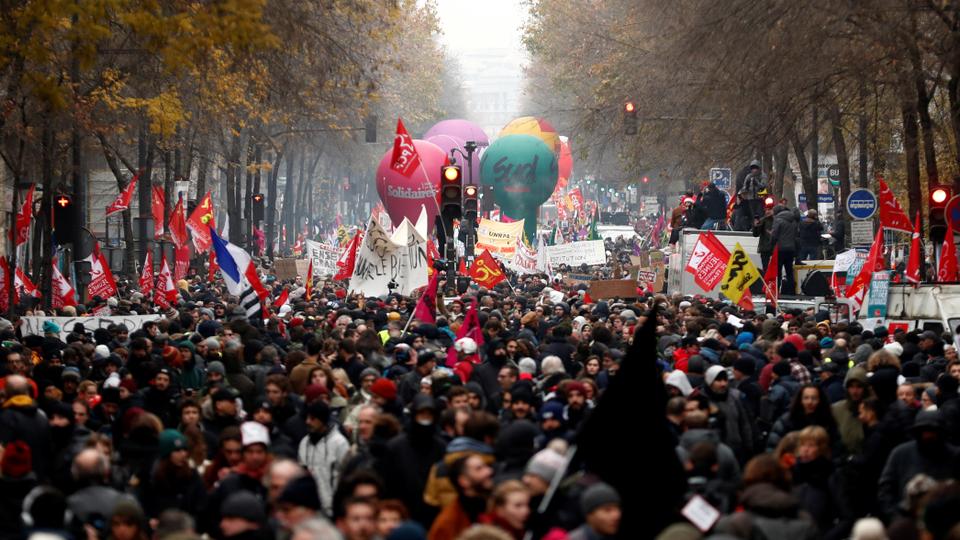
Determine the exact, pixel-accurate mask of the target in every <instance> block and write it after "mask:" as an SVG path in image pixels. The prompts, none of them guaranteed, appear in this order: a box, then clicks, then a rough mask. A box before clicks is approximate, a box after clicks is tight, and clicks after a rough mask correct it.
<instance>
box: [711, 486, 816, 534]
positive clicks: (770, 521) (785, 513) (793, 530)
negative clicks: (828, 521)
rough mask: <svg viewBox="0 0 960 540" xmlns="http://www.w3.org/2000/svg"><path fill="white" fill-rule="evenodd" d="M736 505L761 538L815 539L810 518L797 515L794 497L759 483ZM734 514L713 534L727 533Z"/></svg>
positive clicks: (797, 502) (722, 522) (814, 528)
mask: <svg viewBox="0 0 960 540" xmlns="http://www.w3.org/2000/svg"><path fill="white" fill-rule="evenodd" d="M740 503H741V504H742V505H743V507H744V510H746V512H747V513H748V514H749V515H750V517H751V521H752V523H753V526H754V527H755V528H756V529H757V530H758V531H759V532H760V534H761V535H762V536H761V537H762V538H770V539H773V538H776V539H777V540H813V539H814V538H819V536H818V534H817V526H816V524H815V523H814V522H813V521H812V520H811V519H810V516H808V515H806V514H804V513H801V512H800V501H799V500H797V498H796V497H795V496H794V495H791V494H790V493H787V492H785V491H783V490H780V489H778V488H776V487H775V486H774V485H773V484H767V483H760V484H754V485H752V486H750V487H749V488H747V489H746V490H745V491H744V492H743V494H742V495H741V496H740ZM735 517H736V514H732V515H731V516H728V517H725V518H723V519H722V520H721V522H720V523H718V524H717V530H723V531H729V529H728V527H729V523H732V521H733V520H734V519H735Z"/></svg>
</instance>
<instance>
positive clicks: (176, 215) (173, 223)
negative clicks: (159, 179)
mask: <svg viewBox="0 0 960 540" xmlns="http://www.w3.org/2000/svg"><path fill="white" fill-rule="evenodd" d="M170 237H171V238H172V239H173V244H174V245H175V246H177V249H180V248H182V247H185V246H186V245H187V242H188V241H189V237H188V236H187V222H186V221H185V220H184V218H183V197H178V198H177V205H176V206H174V207H173V213H172V214H170Z"/></svg>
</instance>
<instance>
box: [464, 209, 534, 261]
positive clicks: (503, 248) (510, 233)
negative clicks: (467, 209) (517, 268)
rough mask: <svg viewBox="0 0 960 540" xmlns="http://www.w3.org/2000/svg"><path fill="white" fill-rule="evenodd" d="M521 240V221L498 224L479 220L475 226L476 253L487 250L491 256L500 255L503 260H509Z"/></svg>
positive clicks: (487, 220)
mask: <svg viewBox="0 0 960 540" xmlns="http://www.w3.org/2000/svg"><path fill="white" fill-rule="evenodd" d="M521 238H523V220H522V219H521V220H520V221H513V222H510V223H500V222H499V221H492V220H489V219H481V220H480V225H479V226H477V243H476V246H475V247H474V250H475V252H476V253H483V250H487V251H489V252H490V254H491V255H500V256H502V257H503V258H504V259H511V258H512V257H513V255H514V254H515V253H516V252H517V244H519V243H520V242H521Z"/></svg>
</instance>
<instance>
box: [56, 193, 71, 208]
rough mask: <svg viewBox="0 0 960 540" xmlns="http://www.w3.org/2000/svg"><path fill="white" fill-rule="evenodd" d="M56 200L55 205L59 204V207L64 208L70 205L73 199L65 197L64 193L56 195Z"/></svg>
mask: <svg viewBox="0 0 960 540" xmlns="http://www.w3.org/2000/svg"><path fill="white" fill-rule="evenodd" d="M56 202H57V206H59V207H60V208H66V207H68V206H70V203H72V202H73V201H71V200H70V197H67V196H66V195H60V196H58V197H57V200H56Z"/></svg>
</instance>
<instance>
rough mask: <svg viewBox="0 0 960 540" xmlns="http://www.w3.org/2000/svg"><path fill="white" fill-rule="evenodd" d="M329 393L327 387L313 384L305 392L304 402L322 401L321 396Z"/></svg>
mask: <svg viewBox="0 0 960 540" xmlns="http://www.w3.org/2000/svg"><path fill="white" fill-rule="evenodd" d="M374 384H376V383H374ZM329 393H330V391H329V390H328V389H327V387H326V386H323V385H322V384H311V385H310V386H308V387H307V388H306V389H305V390H304V391H303V401H305V402H306V403H310V402H313V401H316V400H318V399H320V396H324V395H327V394H329Z"/></svg>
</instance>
